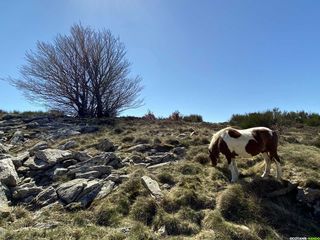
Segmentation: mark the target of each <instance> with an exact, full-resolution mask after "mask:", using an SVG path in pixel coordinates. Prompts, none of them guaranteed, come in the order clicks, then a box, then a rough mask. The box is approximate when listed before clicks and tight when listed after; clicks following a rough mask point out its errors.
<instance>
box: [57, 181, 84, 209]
mask: <svg viewBox="0 0 320 240" xmlns="http://www.w3.org/2000/svg"><path fill="white" fill-rule="evenodd" d="M87 182H88V180H87V179H83V178H77V179H74V180H71V181H69V182H66V183H62V184H61V185H59V187H58V189H57V195H58V197H59V199H60V200H61V201H62V202H64V203H66V204H69V203H71V202H73V201H75V200H76V199H77V198H78V196H79V195H80V193H81V192H82V191H83V189H84V188H85V187H86V186H87Z"/></svg>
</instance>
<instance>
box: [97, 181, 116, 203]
mask: <svg viewBox="0 0 320 240" xmlns="http://www.w3.org/2000/svg"><path fill="white" fill-rule="evenodd" d="M114 186H115V183H114V182H113V181H111V180H108V181H106V182H104V183H103V185H102V187H101V190H100V192H99V193H98V195H97V197H96V200H99V199H101V198H104V197H106V196H107V195H109V194H110V193H111V192H112V190H113V188H114Z"/></svg>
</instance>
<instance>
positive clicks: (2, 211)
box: [0, 183, 11, 216]
mask: <svg viewBox="0 0 320 240" xmlns="http://www.w3.org/2000/svg"><path fill="white" fill-rule="evenodd" d="M10 212H11V209H10V207H9V205H8V199H7V196H6V193H5V186H3V185H2V184H1V183H0V216H7V215H9V214H10Z"/></svg>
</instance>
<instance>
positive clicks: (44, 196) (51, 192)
mask: <svg viewBox="0 0 320 240" xmlns="http://www.w3.org/2000/svg"><path fill="white" fill-rule="evenodd" d="M57 200H58V197H57V193H56V190H55V189H54V188H53V187H52V186H50V187H48V188H47V189H45V190H43V191H42V192H40V193H39V194H38V195H37V196H36V197H35V198H34V200H33V204H32V205H33V206H34V207H35V208H41V207H44V206H47V205H49V204H51V203H54V202H55V201H57Z"/></svg>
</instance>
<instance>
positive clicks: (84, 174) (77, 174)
mask: <svg viewBox="0 0 320 240" xmlns="http://www.w3.org/2000/svg"><path fill="white" fill-rule="evenodd" d="M68 169H69V172H68V176H70V177H72V178H93V177H95V178H99V177H101V176H103V175H109V174H110V173H111V170H112V167H111V166H106V165H91V164H88V165H86V164H77V165H73V166H70V167H69V168H68Z"/></svg>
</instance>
